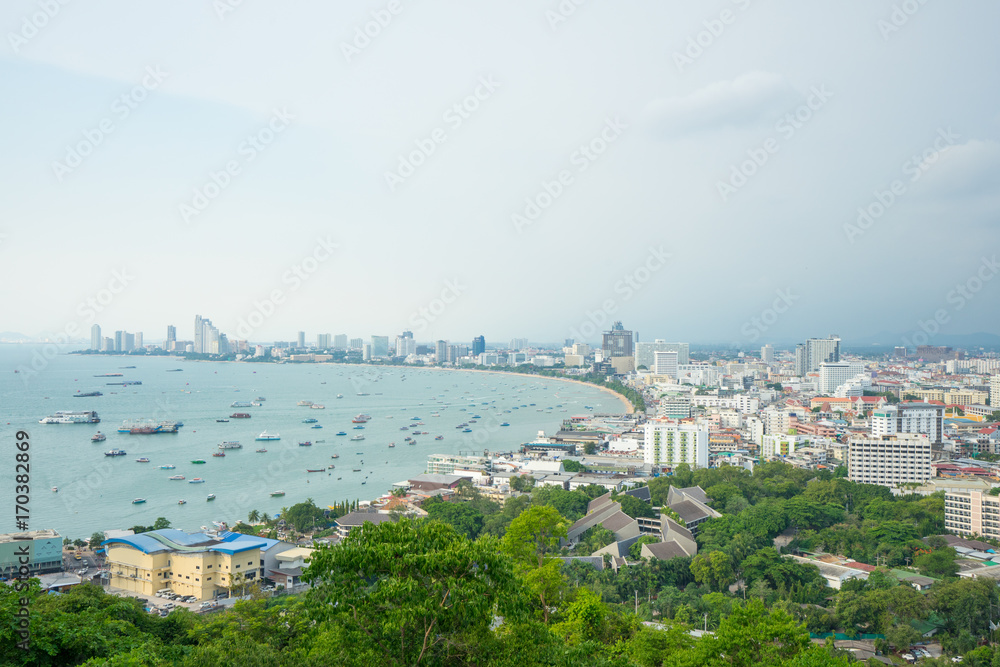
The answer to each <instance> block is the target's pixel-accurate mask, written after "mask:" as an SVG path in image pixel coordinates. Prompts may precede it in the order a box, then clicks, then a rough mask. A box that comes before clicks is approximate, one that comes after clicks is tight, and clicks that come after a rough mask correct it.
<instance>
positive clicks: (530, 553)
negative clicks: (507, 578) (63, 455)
mask: <svg viewBox="0 0 1000 667" xmlns="http://www.w3.org/2000/svg"><path fill="white" fill-rule="evenodd" d="M567 523H568V522H567V521H566V519H564V518H563V517H562V516H560V514H559V512H557V511H556V510H555V509H553V508H551V507H542V506H538V505H536V506H533V507H531V508H530V509H528V510H526V511H524V512H522V513H521V514H520V515H519V516H518V517H517V518H516V519H514V520H513V521H511V523H510V526H509V527H508V528H507V533H506V534H505V535H504V537H503V549H504V552H506V553H507V554H508V555H510V557H511V558H513V559H514V565H515V572H516V573H517V574H518V576H519V577H520V578H521V580H522V581H523V582H524V583H525V585H526V586H527V587H528V589H529V590H530V591H531V592H532V594H533V596H534V597H535V599H536V600H537V601H538V603H539V605H540V607H541V611H542V618H543V621H544V622H545V624H546V625H548V623H549V607H550V606H551V605H552V604H554V602H555V601H556V598H557V597H558V595H559V592H560V591H561V590H562V587H563V584H564V579H563V575H562V571H561V570H560V565H561V561H559V560H556V559H554V558H551V557H547V554H548V552H550V551H551V550H553V549H555V547H556V546H558V544H559V541H560V540H561V539H564V538H565V537H566V528H567Z"/></svg>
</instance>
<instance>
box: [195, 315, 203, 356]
mask: <svg viewBox="0 0 1000 667" xmlns="http://www.w3.org/2000/svg"><path fill="white" fill-rule="evenodd" d="M202 328H203V323H202V321H201V315H195V316H194V351H195V353H197V354H200V353H201V352H204V351H205V345H204V342H203V341H202V338H201V336H202Z"/></svg>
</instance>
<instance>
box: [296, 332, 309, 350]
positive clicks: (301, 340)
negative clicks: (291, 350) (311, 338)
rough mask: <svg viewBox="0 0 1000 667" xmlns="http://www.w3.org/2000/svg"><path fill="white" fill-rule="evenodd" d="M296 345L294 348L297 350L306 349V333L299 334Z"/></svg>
mask: <svg viewBox="0 0 1000 667" xmlns="http://www.w3.org/2000/svg"><path fill="white" fill-rule="evenodd" d="M296 343H297V344H296V346H295V347H297V348H299V349H300V350H304V349H305V348H306V332H305V331H300V332H299V335H298V338H297V339H296Z"/></svg>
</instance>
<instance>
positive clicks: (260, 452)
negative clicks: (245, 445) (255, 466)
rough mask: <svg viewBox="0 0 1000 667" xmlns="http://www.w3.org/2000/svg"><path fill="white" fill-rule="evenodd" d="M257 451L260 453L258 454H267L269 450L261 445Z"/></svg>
mask: <svg viewBox="0 0 1000 667" xmlns="http://www.w3.org/2000/svg"><path fill="white" fill-rule="evenodd" d="M257 453H258V454H266V453H267V450H266V449H264V448H263V447H261V448H260V449H258V450H257Z"/></svg>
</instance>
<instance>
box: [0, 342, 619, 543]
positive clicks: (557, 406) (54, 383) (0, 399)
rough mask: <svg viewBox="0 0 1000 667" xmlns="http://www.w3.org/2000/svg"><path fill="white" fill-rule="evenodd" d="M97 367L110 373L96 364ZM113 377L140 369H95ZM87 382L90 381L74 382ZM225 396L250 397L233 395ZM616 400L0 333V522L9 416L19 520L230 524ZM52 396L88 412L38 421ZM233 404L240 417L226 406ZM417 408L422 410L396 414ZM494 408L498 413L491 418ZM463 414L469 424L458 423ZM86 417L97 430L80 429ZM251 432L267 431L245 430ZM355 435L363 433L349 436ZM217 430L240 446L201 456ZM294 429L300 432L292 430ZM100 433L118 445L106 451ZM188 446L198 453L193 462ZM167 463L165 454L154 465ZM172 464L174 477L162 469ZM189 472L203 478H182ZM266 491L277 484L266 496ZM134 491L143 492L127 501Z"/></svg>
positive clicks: (57, 403) (513, 383) (396, 474)
mask: <svg viewBox="0 0 1000 667" xmlns="http://www.w3.org/2000/svg"><path fill="white" fill-rule="evenodd" d="M15 371H17V372H15ZM108 373H121V374H122V375H121V377H99V376H101V375H104V374H108ZM123 381H138V382H141V384H135V385H130V386H121V385H115V384H109V383H115V382H118V383H120V382H123ZM91 391H99V392H101V393H102V394H103V395H102V396H96V397H88V398H84V397H75V396H74V395H75V394H77V393H85V392H91ZM338 394H339V395H341V396H342V398H337V396H338ZM301 401H311V402H312V403H314V404H319V405H322V406H324V407H323V408H322V409H319V408H311V407H307V406H300V405H298V403H299V402H301ZM234 402H259V403H260V405H259V406H254V407H232V404H233V403H234ZM623 409H624V408H623V405H622V402H621V401H620V400H619V399H618V398H617V397H616V396H615V395H613V394H611V393H609V392H607V391H603V390H601V389H599V388H597V387H590V386H587V385H584V384H580V383H573V382H566V381H561V380H556V379H550V378H540V377H529V376H521V375H513V374H507V373H489V372H475V371H459V370H440V369H429V368H428V369H420V368H414V367H401V366H368V365H346V364H291V363H288V364H275V363H246V362H205V361H186V360H183V359H179V358H177V357H156V356H131V355H129V356H107V355H77V354H68V353H66V352H65V351H64V350H58V349H57V348H55V347H54V346H36V345H26V344H0V453H2V459H0V460H2V461H3V462H4V463H2V465H3V466H4V468H5V469H4V470H3V471H2V472H0V480H3V482H2V483H0V499H3V496H6V497H7V498H6V500H5V502H6V508H7V511H6V512H5V517H4V519H3V521H2V522H0V532H14V531H16V530H17V529H18V528H19V527H18V526H17V524H16V515H15V507H14V506H15V502H16V499H17V493H15V487H16V486H17V484H18V478H17V477H16V475H17V474H19V473H18V472H17V471H16V470H15V465H16V464H17V463H16V460H15V456H16V454H17V453H18V450H17V448H16V444H17V442H18V439H17V438H18V432H20V431H23V432H24V433H27V434H28V442H29V443H30V450H29V453H30V462H29V465H30V469H29V472H28V475H30V478H29V487H30V492H29V494H28V495H29V502H28V504H27V507H28V529H29V530H39V529H46V528H51V529H55V530H57V531H59V533H60V534H61V535H62V536H64V537H70V538H73V539H75V538H81V539H89V538H90V536H91V534H92V533H94V532H95V531H103V530H109V529H127V528H131V527H132V526H135V525H145V526H148V525H152V524H153V523H154V522H155V520H156V519H157V518H158V517H165V518H166V519H168V520H169V521H170V522H171V525H172V527H174V528H180V529H183V530H192V531H193V530H200V529H202V528H203V527H208V528H211V527H212V526H213V522H222V521H224V522H227V523H228V524H229V525H230V526H232V525H233V524H234V523H235V522H236V521H237V520H240V519H242V520H246V519H247V517H248V515H249V513H250V512H251V511H252V510H257V511H258V512H260V513H265V512H266V513H267V514H269V515H271V516H274V515H276V514H280V513H281V511H282V509H283V508H287V507H290V506H291V505H294V504H295V503H298V502H302V501H304V500H306V499H312V501H313V502H315V503H316V504H317V505H318V506H320V507H326V506H328V505H333V504H335V503H339V502H343V501H345V500H348V501H354V500H371V499H374V498H377V497H379V496H381V495H382V494H384V493H387V492H388V491H389V490H390V489H391V487H392V485H393V484H394V483H396V482H401V481H405V480H407V479H409V478H411V477H413V476H414V475H417V474H420V473H422V472H424V471H425V469H426V463H427V457H428V455H430V454H438V453H443V454H459V453H463V454H482V453H483V452H484V451H486V450H489V451H511V450H516V449H517V448H519V447H520V446H521V445H522V444H524V443H527V442H531V441H533V440H535V438H536V437H537V434H538V433H539V431H544V432H546V433H548V434H552V433H554V432H555V431H556V430H558V429H559V428H560V426H561V424H562V421H563V420H564V419H567V418H569V417H572V416H575V415H581V414H590V413H621V412H622V411H623ZM63 410H95V411H97V413H98V415H99V417H100V419H101V422H100V423H98V424H40V423H38V422H39V420H40V419H42V418H43V417H45V416H47V415H51V414H53V413H55V412H57V411H63ZM236 412H246V413H249V414H250V415H251V417H250V418H249V419H234V418H231V415H232V414H233V413H236ZM359 414H364V415H368V416H370V420H369V421H368V422H367V423H365V424H363V426H364V428H361V429H357V428H355V427H356V426H359V424H355V423H353V419H354V417H355V416H357V415H359ZM435 415H439V416H435ZM219 419H229V421H228V422H220V421H217V420H219ZM306 419H316V420H317V421H316V424H318V425H319V426H321V427H322V428H313V426H314V424H312V423H305V422H304V420H306ZM473 419H475V422H472V421H471V420H473ZM126 420H155V421H164V420H171V421H180V422H182V423H183V426H182V427H181V428H180V429H179V431H178V432H177V433H160V434H152V435H136V434H127V433H118V432H117V429H118V428H119V426H121V425H122V423H123V422H124V421H126ZM417 422H422V425H418V426H413V427H411V425H413V424H416V423H417ZM505 422H506V423H508V424H509V426H501V423H505ZM462 423H468V426H467V428H469V429H471V431H470V432H464V429H463V428H458V426H459V425H460V424H462ZM404 427H405V428H406V430H405V431H404V430H403V429H404ZM98 431H100V432H101V433H103V434H105V435H106V437H107V439H106V440H105V441H103V442H96V443H95V442H92V441H91V436H93V435H94V434H96V433H97V432H98ZM264 431H266V432H267V433H269V434H278V435H279V436H280V438H281V439H280V440H272V441H268V442H259V441H256V438H257V437H258V435H259V434H261V433H262V432H264ZM413 431H421V432H423V431H426V432H427V433H428V435H414V434H413ZM338 432H344V433H346V434H347V435H344V436H338V435H336V434H337V433H338ZM359 435H361V436H364V439H363V440H352V439H351V438H352V437H354V436H359ZM437 436H442V439H441V440H437V439H436V437H437ZM406 437H411V438H413V439H414V441H415V444H408V443H407V442H406V441H405V440H404V439H405V438H406ZM227 441H238V442H239V443H240V444H241V445H242V449H227V450H222V451H224V452H225V454H226V456H225V457H213V456H212V454H213V453H215V452H218V451H220V450H219V445H220V444H221V443H223V442H227ZM305 442H309V443H311V445H308V446H305V445H302V444H300V443H305ZM390 444H394V445H395V446H394V447H390ZM114 448H118V449H121V450H124V451H125V452H126V455H125V456H115V457H111V456H105V452H108V451H110V450H112V449H114ZM259 448H263V449H266V450H267V451H266V452H257V449H259ZM138 458H148V459H149V462H148V463H142V462H138V461H137V460H136V459H138ZM197 459H201V460H204V461H205V463H203V464H196V463H192V461H194V460H197ZM168 465H170V466H174V468H171V469H164V468H161V466H168ZM330 466H333V467H330ZM320 469H322V470H323V471H322V472H307V470H320ZM20 474H24V473H23V472H22V473H20ZM174 475H183V476H184V477H185V479H184V480H171V479H169V478H170V477H171V476H174ZM195 478H199V479H203V480H204V481H203V482H201V483H191V480H193V479H195ZM20 481H24V478H21V480H20ZM278 491H282V492H284V495H283V496H273V495H271V494H272V493H274V492H278ZM210 494H214V495H215V499H214V500H208V496H209V495H210ZM139 498H142V499H145V502H144V503H141V504H134V503H133V502H132V501H133V500H135V499H139ZM21 500H23V498H22V499H21ZM180 500H185V501H186V502H185V503H184V504H180V503H179V501H180ZM3 506H4V505H0V507H3ZM22 513H23V512H22Z"/></svg>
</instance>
